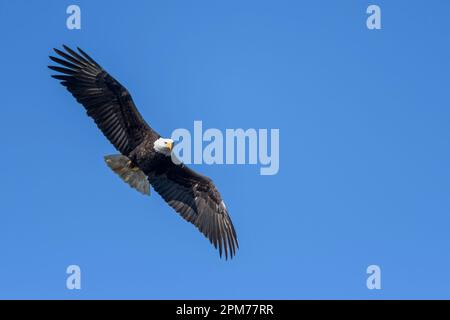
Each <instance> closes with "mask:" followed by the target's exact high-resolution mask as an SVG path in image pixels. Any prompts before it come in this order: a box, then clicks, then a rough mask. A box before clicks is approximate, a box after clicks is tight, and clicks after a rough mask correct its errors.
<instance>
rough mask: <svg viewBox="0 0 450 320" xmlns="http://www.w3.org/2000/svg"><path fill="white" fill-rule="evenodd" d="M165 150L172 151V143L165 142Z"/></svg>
mask: <svg viewBox="0 0 450 320" xmlns="http://www.w3.org/2000/svg"><path fill="white" fill-rule="evenodd" d="M167 148H168V149H169V150H170V151H172V148H173V142H167Z"/></svg>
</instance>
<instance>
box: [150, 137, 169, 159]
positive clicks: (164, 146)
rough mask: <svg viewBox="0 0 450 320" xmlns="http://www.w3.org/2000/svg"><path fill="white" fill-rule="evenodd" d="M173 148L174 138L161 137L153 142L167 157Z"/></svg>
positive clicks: (154, 146)
mask: <svg viewBox="0 0 450 320" xmlns="http://www.w3.org/2000/svg"><path fill="white" fill-rule="evenodd" d="M172 148H173V140H172V139H164V138H159V139H158V140H156V141H155V142H154V143H153V149H155V151H156V152H159V153H162V154H163V155H165V156H166V157H169V156H170V154H171V152H172Z"/></svg>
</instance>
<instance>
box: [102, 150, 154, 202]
mask: <svg viewBox="0 0 450 320" xmlns="http://www.w3.org/2000/svg"><path fill="white" fill-rule="evenodd" d="M105 161H106V164H107V165H108V167H110V168H111V169H112V171H114V172H115V173H117V174H118V175H119V177H121V178H122V180H123V181H125V182H126V183H128V184H129V185H130V187H132V188H134V189H136V190H137V191H139V192H140V193H142V194H145V195H150V183H149V182H148V179H147V176H146V175H145V173H144V172H142V171H141V169H139V168H137V167H133V165H132V163H131V161H130V159H128V157H126V156H124V155H121V154H115V155H110V156H105Z"/></svg>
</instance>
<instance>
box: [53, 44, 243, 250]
mask: <svg viewBox="0 0 450 320" xmlns="http://www.w3.org/2000/svg"><path fill="white" fill-rule="evenodd" d="M63 47H64V49H65V52H64V51H62V50H58V49H54V51H55V52H56V53H57V54H58V55H59V57H53V56H50V59H51V60H53V61H54V62H56V63H57V64H58V66H49V68H50V69H52V70H54V71H56V72H58V73H59V74H57V75H52V77H53V78H55V79H58V80H60V81H61V84H62V85H63V86H65V87H66V88H67V90H68V91H69V92H70V93H71V94H72V95H73V96H74V97H75V99H76V100H77V101H78V102H79V103H81V104H82V105H83V106H84V108H85V109H86V111H87V114H88V116H90V117H91V118H92V119H94V121H95V123H96V124H97V126H98V128H99V129H100V130H101V131H102V132H103V134H104V135H105V137H106V138H107V139H108V140H109V141H110V142H111V143H112V144H113V145H114V147H115V148H116V149H117V150H118V151H119V152H120V153H121V154H119V155H111V156H106V157H105V161H106V163H107V165H108V166H109V167H110V168H111V169H112V170H113V171H114V172H115V173H117V174H118V175H119V176H120V177H121V178H122V179H123V180H124V181H125V182H126V183H128V184H129V185H130V186H131V187H133V188H135V189H136V190H138V191H139V192H141V193H143V194H150V186H152V187H153V188H154V189H155V191H156V192H158V193H159V194H160V195H161V197H162V198H163V199H164V200H165V201H166V202H167V203H168V204H169V205H170V206H171V207H172V208H174V209H175V211H176V212H178V213H179V214H180V215H181V216H182V217H183V218H184V219H186V220H187V221H189V222H191V223H192V224H194V225H195V226H196V227H197V228H198V229H199V230H200V232H201V233H203V234H204V235H205V236H206V237H207V238H208V239H209V240H210V241H211V243H212V244H213V245H214V246H215V247H216V248H219V254H220V256H222V252H224V253H225V258H228V257H229V256H230V257H233V256H234V255H235V254H236V250H237V248H238V241H237V236H236V231H235V229H234V226H233V223H232V222H231V219H230V216H229V215H228V211H227V208H226V206H225V204H224V202H223V200H222V197H221V196H220V193H219V192H218V191H217V189H216V187H215V186H214V183H213V182H212V181H211V179H209V178H208V177H206V176H203V175H201V174H199V173H197V172H195V171H193V170H191V169H189V168H188V167H186V166H185V165H184V164H176V163H174V162H173V161H172V159H171V152H172V148H173V141H172V140H171V139H164V138H162V137H161V136H160V135H159V134H158V133H157V132H156V131H154V130H153V129H152V128H151V127H150V126H149V125H148V124H147V123H146V122H145V120H144V119H143V118H142V116H141V114H140V113H139V111H138V110H137V108H136V106H135V104H134V103H133V99H132V98H131V95H130V94H129V92H128V91H127V89H126V88H125V87H123V86H122V85H121V84H120V83H119V82H118V81H117V80H115V79H114V78H113V77H112V76H111V75H110V74H109V73H108V72H106V71H105V70H104V69H103V68H102V67H101V66H100V65H99V64H98V63H97V62H95V61H94V60H93V59H92V58H91V57H90V56H89V55H87V54H86V53H85V52H84V51H83V50H81V49H80V48H77V49H78V52H76V51H74V50H72V49H70V48H69V47H67V46H63Z"/></svg>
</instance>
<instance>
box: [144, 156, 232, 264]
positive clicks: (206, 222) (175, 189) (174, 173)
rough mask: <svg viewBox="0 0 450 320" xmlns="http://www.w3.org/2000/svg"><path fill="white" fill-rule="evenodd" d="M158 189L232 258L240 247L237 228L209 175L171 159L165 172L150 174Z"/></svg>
mask: <svg viewBox="0 0 450 320" xmlns="http://www.w3.org/2000/svg"><path fill="white" fill-rule="evenodd" d="M148 178H149V181H150V183H151V185H152V186H153V188H154V189H155V191H156V192H158V193H159V194H160V195H161V196H162V197H163V199H164V200H165V201H166V202H167V203H168V204H169V205H170V206H171V207H172V208H174V209H175V210H176V211H177V212H178V213H179V214H180V215H181V216H182V217H183V218H184V219H185V220H187V221H189V222H191V223H192V224H194V225H195V226H196V227H197V228H198V229H199V230H200V232H201V233H203V234H204V235H205V236H206V237H207V238H208V239H209V240H210V242H211V243H212V244H213V245H214V247H216V248H217V247H219V253H220V256H222V249H224V251H225V258H228V256H230V257H231V258H232V257H233V256H234V255H235V254H236V249H237V248H239V245H238V241H237V236H236V231H235V230H234V226H233V223H232V222H231V218H230V216H229V215H228V211H227V208H226V207H225V204H224V202H223V201H222V197H221V196H220V193H219V191H217V189H216V187H215V186H214V183H213V182H212V181H211V179H209V178H208V177H205V176H202V175H200V174H198V173H196V172H195V171H193V170H191V169H189V168H188V167H186V166H185V165H183V164H181V165H176V164H174V163H173V162H172V161H171V159H170V158H167V166H166V168H165V170H161V172H152V173H150V174H148Z"/></svg>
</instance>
